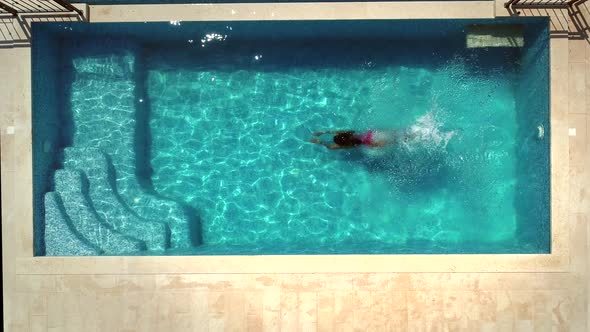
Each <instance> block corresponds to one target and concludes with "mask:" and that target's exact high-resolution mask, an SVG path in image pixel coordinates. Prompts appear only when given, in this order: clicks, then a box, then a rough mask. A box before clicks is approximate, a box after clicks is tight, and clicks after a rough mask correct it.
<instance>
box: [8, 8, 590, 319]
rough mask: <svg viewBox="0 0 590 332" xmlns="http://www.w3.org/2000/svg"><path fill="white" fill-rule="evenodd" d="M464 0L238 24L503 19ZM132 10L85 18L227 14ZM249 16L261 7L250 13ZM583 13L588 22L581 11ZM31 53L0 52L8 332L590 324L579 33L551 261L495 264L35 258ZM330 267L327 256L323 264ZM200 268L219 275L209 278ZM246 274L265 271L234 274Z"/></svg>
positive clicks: (562, 96) (557, 153)
mask: <svg viewBox="0 0 590 332" xmlns="http://www.w3.org/2000/svg"><path fill="white" fill-rule="evenodd" d="M472 5H473V6H474V7H470V5H464V6H460V5H459V4H457V3H445V2H437V3H436V4H433V3H429V4H426V5H425V4H424V3H422V4H421V3H417V4H415V7H412V6H410V5H409V4H403V5H401V6H399V7H396V5H395V4H377V3H373V4H357V5H355V4H353V3H347V4H340V5H328V4H321V5H317V7H314V5H313V4H304V5H303V4H302V5H300V7H298V8H294V6H293V5H287V6H284V7H283V9H280V8H278V7H281V6H280V5H272V6H271V5H252V6H250V5H241V6H240V7H239V8H240V10H243V11H244V12H245V14H244V15H246V16H247V17H245V19H273V17H276V15H277V13H281V15H290V16H287V17H291V18H301V17H304V18H308V17H310V16H309V15H313V16H311V17H313V18H320V19H321V18H324V19H331V18H332V19H333V18H337V17H342V18H361V17H372V18H375V17H376V16H372V15H380V16H379V17H380V18H388V17H389V18H392V17H394V18H401V17H402V16H404V15H406V14H404V13H407V15H408V16H404V17H413V18H415V16H412V15H418V14H416V13H422V14H420V15H432V17H457V16H460V15H464V16H466V17H491V16H493V15H494V12H495V15H498V16H501V15H504V13H505V12H504V9H503V7H502V6H501V5H500V3H499V2H496V4H495V6H494V4H493V3H486V4H480V3H476V4H472ZM404 6H405V7H404ZM408 6H409V7H408ZM142 7H143V6H142ZM295 7H297V6H295ZM134 8H135V9H133V10H135V11H134V12H129V11H128V10H122V7H116V8H115V7H110V8H107V7H102V8H91V9H90V13H91V20H102V21H109V20H111V21H113V20H114V21H116V20H122V19H127V18H129V17H131V16H133V17H136V18H137V17H138V15H139V14H141V15H142V16H141V17H142V18H144V19H146V16H149V15H153V16H152V18H153V19H165V20H168V19H178V17H180V16H179V15H181V14H182V15H185V16H183V17H182V19H185V18H193V19H195V17H197V19H206V18H207V16H204V15H205V14H204V13H207V15H212V16H211V17H215V18H218V19H223V18H224V17H225V18H227V19H231V18H229V17H228V14H227V8H228V7H227V6H218V5H203V6H201V7H198V6H197V7H194V8H198V9H194V10H193V12H192V15H193V16H191V13H187V11H188V9H187V8H185V7H178V8H176V9H173V10H175V11H176V12H174V13H172V12H171V11H167V10H164V9H161V8H158V7H152V9H149V8H139V7H134ZM191 8H192V7H191ZM269 8H272V10H270V9H269ZM277 8H278V9H277ZM424 8H430V9H429V10H430V11H425V9H424ZM287 9H288V10H287ZM316 9H317V10H316ZM446 9H447V10H446ZM179 10H180V12H178V11H179ZM252 11H258V12H257V14H252V13H251V12H252ZM261 11H262V13H264V15H262V14H260V13H261ZM580 12H581V13H582V15H585V16H586V17H590V16H588V11H587V10H586V9H585V8H581V9H580ZM150 13H152V14H150ZM223 13H225V14H223ZM230 13H231V11H230ZM273 13H275V16H272V14H273ZM351 13H353V14H351ZM375 13H377V14H375ZM546 14H550V15H552V18H553V23H552V28H553V29H554V30H560V31H558V32H559V33H556V34H555V35H556V36H558V35H563V30H564V23H563V22H566V23H565V30H566V31H569V30H575V29H573V26H574V24H573V23H572V20H571V19H570V18H569V16H568V15H567V13H566V12H564V11H552V12H551V13H546V12H534V11H529V12H526V13H523V14H522V15H535V16H538V15H546ZM125 15H129V16H125ZM215 15H218V16H215ZM230 15H231V14H230ZM252 15H259V16H252ZM261 15H262V16H261ZM363 15H365V16H363ZM234 17H235V15H234ZM279 17H284V16H279ZM578 30H579V29H578ZM570 32H576V31H570ZM578 32H579V31H578ZM566 35H567V32H566ZM571 35H572V36H573V35H575V33H572V34H571ZM29 59H30V51H29V49H28V48H12V49H0V60H1V61H0V78H2V86H1V88H2V89H0V107H1V109H0V132H1V135H0V139H1V150H0V151H1V153H2V158H1V159H2V165H1V166H2V169H1V176H2V205H3V212H2V213H3V215H2V221H3V223H2V234H3V235H2V247H3V253H2V255H3V276H4V283H3V290H4V318H5V320H4V322H5V323H4V324H5V326H4V327H5V330H6V331H50V330H51V331H221V330H237V331H241V330H248V331H263V330H264V331H291V330H293V331H314V330H320V331H408V330H409V331H459V330H461V331H532V330H535V331H553V330H556V331H588V330H589V328H590V327H589V326H588V316H589V315H590V311H589V310H588V298H589V293H588V291H589V289H590V284H589V282H590V281H589V278H588V268H589V265H590V264H589V262H588V259H589V257H590V256H589V255H588V249H589V247H590V243H589V237H588V232H589V223H588V209H589V205H588V190H589V188H590V186H589V185H588V184H589V179H590V177H589V176H588V167H589V159H590V154H589V153H588V130H587V128H588V124H589V119H588V113H589V107H590V104H589V103H590V84H587V83H588V81H590V76H588V75H589V74H590V46H589V44H588V41H587V40H585V39H578V40H573V39H570V40H568V39H564V38H554V39H552V41H551V67H552V68H551V75H552V77H551V84H552V103H551V111H552V119H551V121H552V168H553V172H552V173H553V174H552V181H553V182H552V184H553V186H552V195H553V199H554V201H553V205H554V207H553V210H554V211H553V213H554V212H555V210H557V211H559V213H558V215H555V214H554V215H553V216H552V220H553V222H554V223H557V224H556V225H553V227H552V228H554V229H559V232H558V233H556V232H555V231H554V232H553V233H552V238H553V245H554V248H557V249H558V250H557V252H558V253H559V255H553V254H552V255H529V256H531V257H528V258H527V257H524V256H523V255H516V256H518V257H513V258H514V259H511V258H509V259H508V261H506V260H503V258H497V256H504V255H481V256H471V258H468V257H469V256H468V257H465V256H464V257H455V256H454V255H451V256H449V257H445V256H442V257H441V256H429V257H422V258H420V257H414V256H406V257H405V258H399V257H398V258H395V257H385V258H374V257H367V256H359V257H349V258H347V257H344V258H334V257H332V258H330V257H324V258H323V260H322V257H320V258H316V259H313V258H309V257H304V256H300V257H284V258H283V259H281V258H276V257H275V258H272V257H270V258H268V259H267V260H266V261H265V260H264V259H256V258H253V259H251V260H246V261H247V263H248V264H249V263H251V264H257V265H256V266H247V265H246V263H243V262H244V260H243V259H242V260H240V258H236V257H233V258H232V257H229V258H226V259H221V258H217V260H216V261H212V260H199V258H194V257H170V258H153V257H144V258H135V259H127V258H125V257H117V258H104V257H99V258H89V259H73V260H72V259H60V258H43V257H40V258H36V259H32V258H31V257H32V248H31V243H32V242H31V241H32V221H31V220H32V217H31V167H32V166H31V159H30V130H31V126H30V99H31V96H30V60H29ZM5 78H10V80H7V79H5ZM9 127H14V134H9V132H10V131H9ZM570 128H576V136H568V130H569V129H570ZM556 204H557V205H558V208H557V209H556V208H555V205H556ZM493 256H496V258H494V257H493ZM506 256H511V255H506ZM473 257H475V258H473ZM306 259H307V261H308V262H309V264H308V265H307V267H305V260H306ZM346 259H348V262H347V261H346ZM445 259H446V261H445ZM441 260H442V261H443V262H442V263H440V261H441ZM453 260H454V261H455V264H453ZM331 261H334V264H329V263H331ZM478 261H479V262H478ZM290 262H295V263H294V266H296V270H298V271H300V272H308V273H286V272H288V271H289V269H293V267H291V268H290V267H289V265H290ZM322 263H323V265H334V266H335V267H330V266H327V267H326V266H323V265H320V264H322ZM347 263H348V264H347ZM203 264H204V265H203ZM265 264H266V265H265ZM376 264H377V265H376ZM387 264H390V265H389V266H387ZM382 265H386V266H382ZM521 265H522V266H521ZM273 266H274V267H275V268H274V269H273ZM304 267H305V268H304ZM302 268H303V270H302ZM208 269H209V271H216V272H217V273H207V271H208ZM244 271H249V272H259V273H240V272H244ZM314 271H317V272H323V273H313V272H314ZM355 271H365V272H371V271H381V272H382V273H358V272H355ZM388 271H391V272H388ZM416 271H422V272H423V273H416ZM449 271H457V272H449ZM481 271H487V272H488V273H482V272H481ZM493 271H500V272H493ZM219 272H223V273H219ZM232 272H233V273H232ZM273 272H274V273H273ZM277 272H283V273H277Z"/></svg>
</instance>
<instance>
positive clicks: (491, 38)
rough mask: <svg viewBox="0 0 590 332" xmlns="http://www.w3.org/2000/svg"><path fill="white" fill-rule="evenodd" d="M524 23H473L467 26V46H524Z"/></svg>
mask: <svg viewBox="0 0 590 332" xmlns="http://www.w3.org/2000/svg"><path fill="white" fill-rule="evenodd" d="M523 31H524V27H523V25H522V24H472V25H469V26H468V27H467V37H466V38H467V40H466V45H467V48H480V47H524V32H523Z"/></svg>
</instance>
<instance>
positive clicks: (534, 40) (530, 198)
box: [515, 22, 551, 253]
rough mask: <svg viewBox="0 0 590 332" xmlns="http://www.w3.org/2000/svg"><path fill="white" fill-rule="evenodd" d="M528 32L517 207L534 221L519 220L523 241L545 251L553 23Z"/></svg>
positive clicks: (520, 89) (519, 104)
mask: <svg viewBox="0 0 590 332" xmlns="http://www.w3.org/2000/svg"><path fill="white" fill-rule="evenodd" d="M524 33H525V40H526V41H527V42H529V45H525V48H523V51H524V53H523V54H522V57H521V59H522V60H521V64H520V65H521V70H522V72H521V75H520V80H519V81H518V82H516V94H515V96H516V110H517V115H516V116H517V122H518V132H517V135H518V136H519V137H518V141H519V142H523V143H522V145H520V146H517V147H516V149H517V151H516V155H517V156H518V158H517V172H518V176H517V178H518V182H517V183H516V186H517V191H516V192H517V194H516V195H517V196H516V202H515V207H516V208H517V215H518V216H527V218H528V219H529V220H530V222H529V223H527V224H523V223H518V232H519V234H520V236H521V240H524V241H525V242H527V243H535V244H536V247H537V248H539V249H541V250H543V249H547V248H550V247H551V236H550V235H551V218H550V217H551V193H550V188H551V187H550V183H548V182H550V169H551V165H550V164H551V161H550V153H549V152H550V151H549V149H550V145H551V144H550V142H551V137H550V132H551V130H550V123H549V105H550V104H549V103H550V98H549V47H548V43H549V24H548V22H547V23H546V24H539V25H527V26H526V29H525V31H524ZM539 127H541V129H539ZM540 131H543V133H540ZM540 134H542V135H543V137H542V138H539V135H540ZM520 220H524V218H520ZM543 251H544V250H543ZM545 252H547V253H548V252H549V251H545Z"/></svg>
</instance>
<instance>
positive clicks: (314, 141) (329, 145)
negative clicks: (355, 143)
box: [309, 138, 352, 150]
mask: <svg viewBox="0 0 590 332" xmlns="http://www.w3.org/2000/svg"><path fill="white" fill-rule="evenodd" d="M309 141H310V142H312V143H315V144H319V145H323V146H325V147H327V148H328V149H330V150H336V149H350V148H352V147H348V146H340V145H338V144H328V143H325V142H322V141H320V140H319V139H317V138H312V139H310V140H309Z"/></svg>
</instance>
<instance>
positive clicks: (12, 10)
mask: <svg viewBox="0 0 590 332" xmlns="http://www.w3.org/2000/svg"><path fill="white" fill-rule="evenodd" d="M0 8H2V9H4V10H5V11H7V12H9V13H11V14H12V16H17V15H18V12H17V11H16V9H14V8H12V7H10V6H9V5H7V4H5V3H3V2H2V1H0Z"/></svg>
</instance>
